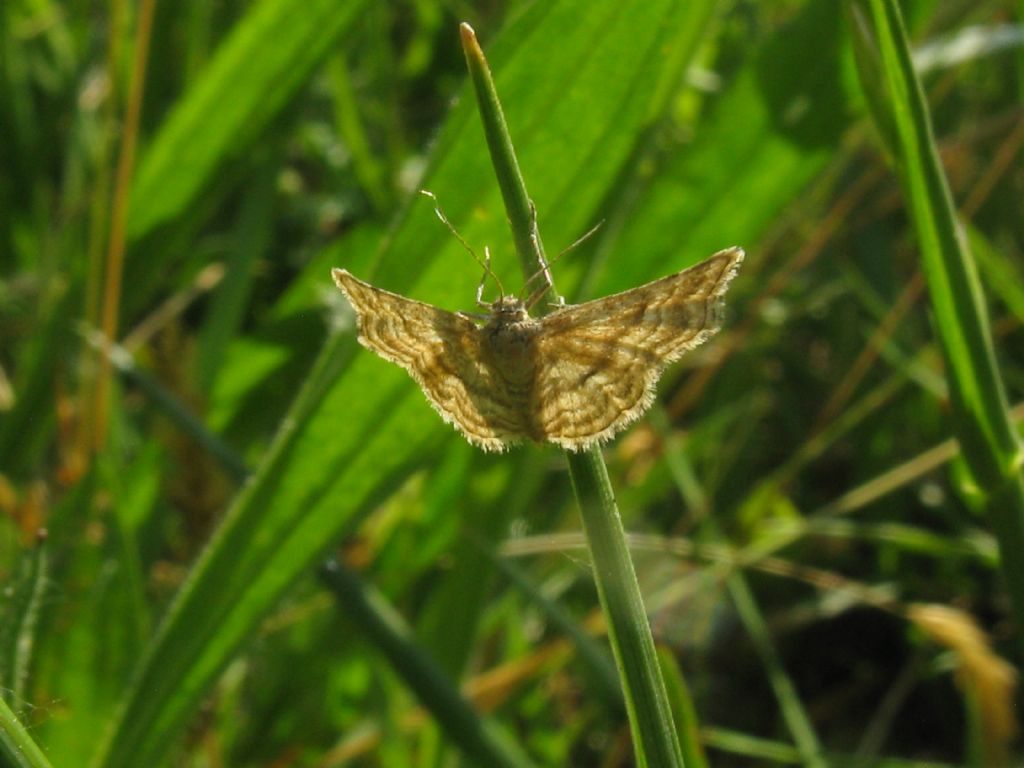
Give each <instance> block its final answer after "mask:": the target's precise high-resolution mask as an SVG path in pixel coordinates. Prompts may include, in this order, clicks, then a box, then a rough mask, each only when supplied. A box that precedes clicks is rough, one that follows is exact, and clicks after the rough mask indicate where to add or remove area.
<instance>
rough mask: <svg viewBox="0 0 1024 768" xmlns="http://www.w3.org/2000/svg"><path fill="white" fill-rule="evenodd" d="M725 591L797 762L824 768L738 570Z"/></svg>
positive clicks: (814, 739) (804, 715)
mask: <svg viewBox="0 0 1024 768" xmlns="http://www.w3.org/2000/svg"><path fill="white" fill-rule="evenodd" d="M728 586H729V594H730V595H731V596H732V600H733V603H734V605H735V606H736V612H737V613H738V614H739V616H740V619H741V620H742V621H743V624H744V626H745V627H746V630H747V634H748V635H749V636H750V639H751V641H752V642H753V645H754V649H755V650H756V651H757V653H758V655H759V656H760V657H761V663H762V664H763V665H764V668H765V670H766V672H767V674H768V680H769V681H770V682H771V686H772V690H773V691H774V692H775V698H776V699H777V700H778V702H779V708H780V709H781V710H782V718H783V720H785V722H786V725H787V726H788V727H789V732H790V734H791V735H792V736H793V741H795V742H796V748H797V751H798V752H799V753H800V757H801V762H802V763H803V764H804V765H807V766H816V768H824V766H826V765H828V763H827V761H826V760H825V759H824V757H823V756H822V753H821V744H820V743H819V741H818V737H817V735H816V734H815V732H814V728H813V726H812V725H811V719H810V717H808V715H807V712H806V711H805V710H804V706H803V704H802V703H801V702H800V697H799V696H798V695H797V692H796V688H795V687H794V686H793V681H792V680H791V679H790V677H789V675H788V674H787V673H786V670H785V668H784V667H783V665H782V660H781V659H780V658H779V654H778V652H777V651H776V650H775V646H774V645H773V643H772V639H771V633H770V632H769V631H768V626H767V624H765V621H764V617H763V616H762V615H761V611H760V609H759V608H758V607H757V602H756V601H755V600H754V595H753V593H752V592H751V591H750V587H749V586H747V582H746V578H745V577H744V575H743V574H742V573H740V572H736V573H733V574H732V575H730V576H729V579H728Z"/></svg>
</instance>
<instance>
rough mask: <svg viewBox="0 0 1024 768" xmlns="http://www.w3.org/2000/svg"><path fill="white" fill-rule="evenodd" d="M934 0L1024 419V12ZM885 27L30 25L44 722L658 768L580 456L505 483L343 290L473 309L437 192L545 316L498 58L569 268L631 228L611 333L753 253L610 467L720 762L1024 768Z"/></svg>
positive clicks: (994, 585)
mask: <svg viewBox="0 0 1024 768" xmlns="http://www.w3.org/2000/svg"><path fill="white" fill-rule="evenodd" d="M899 5H900V7H901V8H902V10H903V13H904V17H905V20H906V24H907V31H908V34H909V36H910V38H911V42H912V44H913V46H914V49H915V56H916V59H915V63H916V66H917V71H918V73H919V75H920V77H921V79H922V83H923V85H924V88H925V93H926V96H927V99H928V104H929V107H930V109H931V112H932V118H933V121H934V129H935V134H936V139H937V145H938V149H939V152H940V157H941V160H942V163H943V167H944V168H945V171H946V174H947V176H948V179H949V184H950V187H951V190H952V193H953V198H954V200H955V203H956V205H957V207H958V210H959V213H960V215H961V221H962V222H963V223H964V226H965V232H966V236H967V237H968V239H969V242H970V245H971V249H972V251H973V254H974V256H975V258H976V259H977V263H978V268H979V273H980V276H981V282H982V286H983V288H984V292H985V295H986V300H987V306H988V311H989V316H990V319H991V322H992V330H993V337H994V344H995V351H996V358H997V360H998V362H999V365H1000V370H1001V376H1002V380H1003V384H1004V386H1005V388H1006V390H1007V394H1008V398H1009V402H1010V405H1011V407H1012V406H1013V405H1015V404H1016V405H1018V407H1017V408H1016V409H1015V410H1013V409H1012V408H1011V414H1012V415H1013V417H1014V418H1015V420H1016V422H1017V423H1018V424H1019V422H1020V419H1021V416H1022V415H1024V409H1022V408H1021V407H1020V405H1019V404H1020V402H1021V400H1022V397H1024V332H1022V330H1021V321H1022V320H1024V279H1022V275H1024V270H1022V261H1021V255H1022V251H1024V216H1022V215H1021V210H1022V209H1021V200H1022V196H1024V170H1022V168H1024V166H1022V163H1021V153H1022V145H1024V110H1022V107H1021V103H1022V94H1024V78H1022V75H1024V52H1022V44H1024V27H1022V26H1021V18H1022V16H1024V5H1022V4H1021V3H1020V2H1011V0H981V1H980V2H979V1H978V0H943V2H937V1H936V2H931V1H928V0H918V1H915V2H902V3H900V4H899ZM854 19H855V17H854V16H851V15H848V14H845V13H844V10H843V7H842V6H841V5H840V4H839V3H835V2H833V1H832V0H809V1H797V0H793V1H792V2H772V3H756V2H745V1H743V0H736V1H734V2H712V1H711V0H692V1H691V2H686V3H681V2H677V1H672V0H647V1H646V2H643V3H621V2H617V1H616V2H613V1H612V0H591V1H590V2H586V3H582V2H568V1H566V0H561V1H559V2H534V3H526V2H514V1H510V2H487V3H469V2H463V3H441V2H436V1H434V0H408V1H407V2H395V3H379V2H368V1H366V0H307V2H304V3H300V2H296V1H295V0H259V1H258V2H249V3H243V2H237V1H235V0H223V1H222V2H218V3H209V2H202V0H182V1H181V2H154V1H153V0H140V1H139V2H136V3H124V2H119V1H118V0H110V2H107V3H83V2H72V1H68V2H54V1H51V0H7V1H6V2H4V3H3V4H2V5H0V32H2V38H0V45H2V49H0V511H2V517H0V583H2V584H3V585H4V588H3V592H2V595H0V600H2V603H0V693H2V696H3V699H4V701H6V703H7V705H8V706H9V708H10V709H11V710H12V711H13V712H14V713H15V714H16V715H17V717H18V718H19V720H20V721H21V723H22V724H23V725H25V726H26V727H27V729H28V733H29V734H30V735H31V738H32V739H34V740H35V742H36V743H37V744H38V745H39V746H40V747H41V749H42V751H43V752H44V753H45V755H46V756H47V757H48V759H49V761H50V762H51V763H52V765H53V766H55V767H59V766H85V765H90V764H91V765H94V766H96V768H114V766H147V767H148V766H161V765H174V766H275V767H281V766H318V767H320V768H325V767H327V766H343V765H368V766H375V765H380V766H425V765H437V766H441V765H444V766H447V765H455V764H459V763H460V761H464V762H465V764H479V765H496V764H498V763H496V762H488V757H487V755H488V754H489V753H488V751H487V750H488V749H491V748H492V746H493V744H499V745H500V744H505V745H508V744H513V745H514V747H513V748H509V752H510V753H516V752H518V753H521V754H518V756H517V757H516V756H513V757H511V758H509V760H511V762H509V763H508V764H520V765H522V764H535V765H572V766H620V765H631V764H632V752H631V748H630V743H629V733H628V728H627V724H626V717H625V714H624V712H623V710H622V704H621V701H620V699H619V695H618V692H617V682H616V680H615V678H614V668H613V667H612V666H611V660H610V659H611V656H610V653H609V651H608V648H607V643H606V640H605V637H604V635H603V632H602V627H601V622H600V620H599V619H600V614H599V612H598V601H597V595H596V592H595V590H594V586H593V579H592V576H591V573H590V572H589V564H588V561H587V556H586V552H585V550H584V549H583V546H582V545H583V540H582V537H581V534H580V523H579V517H578V514H577V511H576V508H575V504H574V501H573V498H572V493H571V489H570V486H569V480H568V477H567V474H566V471H565V459H564V457H563V456H562V455H561V454H560V453H559V452H558V451H557V450H555V449H553V448H550V447H544V446H535V445H530V446H525V447H521V448H517V449H514V450H512V451H511V452H509V453H507V454H504V455H498V456H494V455H485V454H483V453H481V452H479V451H477V450H475V449H473V448H471V447H470V446H469V445H467V444H466V443H465V442H464V441H463V440H462V439H461V438H460V437H459V436H457V435H456V434H455V433H454V432H453V430H452V429H451V428H450V427H448V426H446V425H444V424H443V423H442V422H441V421H440V419H439V418H438V417H437V416H436V414H435V413H434V412H433V411H432V410H431V408H430V407H429V406H428V404H427V403H426V401H425V400H424V398H423V396H422V395H421V393H420V392H419V391H418V389H417V388H416V387H415V386H414V384H413V383H412V382H411V380H409V378H408V377H407V376H406V375H405V374H404V373H403V372H402V371H400V370H399V369H397V368H396V367H395V366H391V365H389V364H387V363H385V362H383V361H381V360H380V359H378V358H376V357H375V356H373V355H371V354H370V353H368V352H366V351H365V350H363V349H362V348H360V347H359V346H358V345H357V344H356V343H355V338H354V325H353V316H352V314H351V311H350V309H349V308H348V306H347V304H346V303H345V301H344V299H343V298H342V297H341V295H340V294H339V293H338V291H337V290H336V289H335V288H334V286H333V284H332V283H331V281H330V276H329V270H330V268H331V267H335V266H338V267H345V268H347V269H349V270H350V271H352V272H353V273H354V274H355V275H357V276H358V277H360V278H363V279H367V280H370V281H372V282H373V283H374V284H375V285H378V286H380V287H383V288H387V289H389V290H392V291H397V292H400V293H403V294H404V295H407V296H410V297H413V298H416V299H419V300H422V301H428V302H431V303H434V304H437V305H439V306H442V307H445V308H447V309H450V310H459V309H464V310H472V309H473V306H472V302H473V295H474V290H475V286H476V284H477V282H478V281H479V278H480V270H479V267H478V266H477V265H476V264H475V263H474V262H473V261H472V259H471V258H470V257H469V255H468V254H467V253H466V252H465V251H464V250H463V249H462V248H461V246H460V245H459V244H458V242H457V241H456V240H455V239H454V238H453V237H452V236H451V234H450V233H449V232H448V231H447V230H446V229H445V228H444V227H443V226H442V225H441V224H440V223H439V222H438V221H437V219H436V217H435V216H434V213H433V210H432V207H431V204H430V201H429V200H426V199H425V198H423V197H422V196H420V195H418V194H417V190H419V189H421V188H426V189H429V190H430V191H432V192H433V193H434V194H435V195H437V197H438V199H439V200H440V203H441V205H442V206H443V208H444V210H445V212H446V214H447V216H448V218H449V219H450V220H451V221H452V223H453V224H454V226H455V227H457V228H458V230H459V231H460V232H461V234H462V236H463V237H464V238H465V239H466V240H467V241H468V242H469V243H470V244H472V245H473V247H474V248H475V249H476V250H477V251H478V252H482V250H483V248H484V246H489V248H490V249H491V252H492V254H493V257H494V263H495V269H496V271H497V272H498V274H499V275H500V276H501V278H502V282H503V283H504V285H505V286H506V287H509V286H511V287H518V286H519V285H520V284H521V280H522V278H521V276H520V275H519V274H518V264H517V261H516V258H515V254H514V251H513V248H512V245H511V241H510V238H509V234H508V229H507V225H506V221H505V214H504V211H503V209H502V206H501V200H500V196H499V194H498V189H497V184H496V182H495V180H494V175H493V172H492V170H491V168H490V164H489V158H488V155H487V149H486V146H485V144H484V141H483V134H482V131H481V128H480V122H479V117H478V115H477V113H476V111H475V106H474V103H473V100H472V98H471V96H470V92H469V91H468V89H467V82H466V76H465V63H464V60H463V56H462V51H461V49H460V46H459V37H458V23H459V22H460V21H468V22H470V23H471V24H472V25H473V26H474V27H475V29H476V31H477V34H478V36H479V38H480V41H481V44H482V45H483V47H484V50H485V51H486V53H487V55H488V57H489V59H490V62H491V66H492V68H493V70H494V74H495V79H496V82H497V87H498V90H499V93H500V95H501V98H502V102H503V105H504V109H505V113H506V116H507V119H508V122H509V127H510V130H511V134H512V137H513V139H514V141H515V143H516V150H517V152H518V154H519V160H520V163H521V166H522V171H523V175H524V177H525V180H526V183H527V185H528V188H529V190H530V194H531V196H532V198H533V200H534V202H535V204H536V207H537V211H538V222H539V227H540V231H541V233H542V234H543V237H544V240H545V243H546V245H547V249H548V251H549V253H557V252H559V251H560V250H562V249H563V248H564V247H565V246H567V245H568V244H569V243H571V242H573V241H574V240H575V239H576V238H577V237H579V235H581V234H582V233H583V232H585V231H587V230H588V229H589V228H590V227H592V226H593V225H594V224H596V223H597V222H599V221H602V222H603V225H602V226H601V228H600V229H599V230H598V232H597V233H596V235H594V236H593V237H592V238H590V239H588V240H587V241H586V243H584V244H583V245H582V246H580V247H579V248H576V249H574V250H572V251H570V252H568V253H566V254H565V255H564V256H563V257H561V258H560V259H559V260H558V262H557V264H556V265H555V268H554V273H555V277H556V280H557V282H558V287H559V290H560V291H561V292H563V293H565V294H566V295H567V296H568V297H569V299H570V300H571V301H582V300H585V299H588V298H595V297H599V296H604V295H607V294H609V293H612V292H615V291H618V290H623V289H625V288H629V287H632V286H634V285H639V284H641V283H643V282H646V281H648V280H652V279H655V278H657V277H660V276H662V275H665V274H668V273H670V272H672V271H676V270H679V269H682V268H684V267H686V266H689V265H691V264H694V263H696V262H697V261H699V260H701V259H703V258H705V257H706V256H708V255H710V254H711V253H713V252H715V251H717V250H720V249H722V248H725V247H728V246H732V245H740V246H742V247H744V248H745V249H746V251H747V260H746V262H745V264H744V266H743V268H742V270H741V272H740V274H739V276H738V278H737V279H736V280H735V281H734V283H733V285H732V288H731V290H730V293H729V295H728V297H727V304H728V309H729V312H728V317H727V320H726V323H725V327H724V329H723V330H722V332H721V333H720V334H719V335H718V336H717V337H715V339H714V340H713V341H712V342H711V343H709V344H708V345H706V346H705V347H702V348H701V349H700V350H698V351H696V352H694V353H692V354H690V355H688V356H687V357H686V358H685V359H684V360H683V361H682V362H681V363H679V364H678V365H675V366H673V367H672V368H671V369H670V370H669V371H668V372H667V373H666V375H665V377H664V379H663V380H662V383H661V385H660V386H659V393H658V394H659V396H658V401H657V403H656V405H655V406H654V408H653V409H652V411H651V412H650V414H649V415H648V416H647V417H645V418H644V419H643V420H642V421H641V422H640V423H638V424H637V425H636V426H635V427H633V428H632V429H630V430H629V431H628V432H627V433H625V434H624V435H622V436H620V437H619V438H618V439H616V440H615V441H614V442H613V443H612V444H610V445H609V446H608V447H607V448H606V450H605V454H606V458H607V461H608V465H609V470H610V472H611V475H612V482H613V485H614V487H615V489H616V493H617V498H618V503H619V507H620V509H621V511H622V514H623V518H624V523H625V525H626V528H627V530H628V531H630V532H631V534H632V535H633V539H632V543H633V555H634V558H635V562H636V567H637V570H638V575H639V577H640V583H641V587H642V589H643V592H644V596H645V599H646V602H647V608H648V611H649V614H650V618H651V622H652V626H653V630H654V634H655V639H656V640H657V641H658V643H659V645H660V646H661V648H662V649H663V651H664V653H663V659H664V662H665V665H666V675H667V676H668V678H669V683H670V688H671V689H672V690H673V691H674V694H675V702H676V704H677V706H678V707H679V712H678V713H677V714H678V719H679V721H680V722H687V723H690V724H691V726H692V727H693V728H696V729H697V731H696V733H697V734H698V737H699V740H700V741H701V743H703V745H704V748H705V750H706V756H707V760H708V763H709V764H712V765H736V766H747V765H767V764H772V765H785V764H814V765H826V764H835V765H963V764H970V765H1005V764H1010V763H1011V762H1013V759H1012V755H1013V754H1014V750H1015V746H1014V745H1015V741H1014V739H1015V734H1016V723H1015V710H1016V707H1017V704H1018V703H1019V695H1018V693H1017V691H1016V687H1015V682H1016V672H1015V670H1016V669H1017V668H1018V666H1019V663H1020V660H1021V653H1022V645H1021V643H1020V638H1019V636H1018V634H1017V632H1016V630H1015V628H1014V626H1013V624H1012V620H1011V608H1010V597H1009V596H1008V594H1007V590H1006V588H1005V586H1004V582H1003V581H1002V578H1001V575H1000V571H999V553H998V548H997V545H996V540H995V538H994V536H993V532H992V525H991V523H990V520H989V516H988V513H987V512H986V509H985V503H984V492H985V489H983V488H979V487H978V486H977V484H976V483H975V482H974V480H973V478H972V475H971V473H970V471H969V469H968V468H967V466H966V464H965V463H964V461H963V459H962V458H961V457H960V455H959V452H958V448H957V446H956V444H955V443H953V442H952V438H953V437H954V432H953V428H952V422H951V417H950V405H949V399H948V396H947V381H946V377H945V374H944V366H943V359H942V356H941V355H940V352H939V347H938V346H937V343H936V337H935V333H934V330H933V327H932V324H931V322H930V315H931V311H930V307H929V302H928V294H927V291H926V289H925V283H924V281H923V279H922V275H921V267H920V255H919V250H918V237H917V235H916V233H915V230H914V228H913V226H912V224H911V221H910V219H909V217H908V207H907V203H906V199H905V197H904V194H903V191H902V190H901V186H900V181H899V176H898V174H897V172H896V170H895V168H894V164H893V162H892V159H891V156H890V154H889V152H888V150H887V149H886V144H885V142H884V141H883V140H882V136H881V134H880V132H879V131H878V130H877V129H876V128H875V123H874V122H873V120H872V118H871V113H870V111H869V109H868V101H867V99H866V96H865V92H864V88H863V87H862V85H861V83H862V81H863V75H858V70H857V64H856V61H855V57H854V55H853V43H852V37H851V35H853V34H854V28H853V26H852V25H853V24H855V21H854ZM106 339H113V340H115V341H116V346H110V345H108V344H107V343H106V341H105V340H106ZM41 528H45V529H46V531H47V532H48V536H46V537H42V536H41V535H40V534H39V533H38V532H39V530H40V529H41ZM332 554H334V555H337V556H338V558H339V560H340V561H341V562H342V563H343V564H344V566H343V568H342V570H341V571H330V572H327V574H326V575H325V572H324V571H323V570H321V569H318V565H319V564H320V563H321V562H322V561H323V560H324V559H325V558H326V557H328V556H329V555H332ZM338 574H341V576H340V577H337V578H335V576H337V575H338ZM332 575H333V576H332ZM339 578H340V581H339V580H338V579H339ZM456 687H460V688H461V689H462V691H463V693H464V695H465V697H466V699H468V700H469V701H470V702H472V704H473V707H472V708H471V709H470V708H466V709H465V710H459V709H457V708H455V709H450V708H446V707H450V706H451V702H449V703H448V704H445V703H444V701H447V699H445V696H446V695H447V694H448V693H452V694H453V693H454V689H455V688H456ZM449 689H450V690H449ZM439 702H440V703H439ZM463 703H465V702H463ZM689 703H692V708H693V709H692V713H691V714H690V715H689V716H686V714H685V712H686V711H687V706H688V704H689ZM478 742H479V743H478ZM474 745H476V746H474ZM488 745H492V746H488ZM499 751H500V750H499ZM3 759H11V758H9V757H6V758H5V757H0V762H2V760H3ZM516 761H518V762H516ZM12 764H20V763H12ZM24 764H25V765H37V764H38V763H32V762H27V763H24Z"/></svg>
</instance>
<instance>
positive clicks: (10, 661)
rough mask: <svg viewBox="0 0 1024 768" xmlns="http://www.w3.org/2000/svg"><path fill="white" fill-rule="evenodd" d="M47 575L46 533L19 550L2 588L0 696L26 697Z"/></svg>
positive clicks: (12, 699)
mask: <svg viewBox="0 0 1024 768" xmlns="http://www.w3.org/2000/svg"><path fill="white" fill-rule="evenodd" d="M48 579H49V568H48V550H47V546H46V538H45V536H40V537H39V538H38V539H37V541H36V542H35V546H33V547H32V548H31V549H27V550H22V552H21V556H20V557H19V558H18V567H17V571H16V573H15V576H14V578H13V579H12V580H11V582H10V583H8V584H7V585H6V586H5V588H4V601H3V608H4V610H3V613H2V614H0V620H2V622H3V625H2V626H0V686H2V688H0V699H6V700H7V701H8V702H9V703H12V704H13V703H15V702H17V701H19V700H21V699H23V698H24V697H25V684H26V682H27V680H28V671H29V666H30V660H31V658H32V653H33V651H34V650H35V646H36V638H35V634H36V628H37V626H38V623H39V609H40V604H41V601H42V598H43V593H44V589H45V587H46V583H47V580H48Z"/></svg>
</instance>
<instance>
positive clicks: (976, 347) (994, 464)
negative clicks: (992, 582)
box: [847, 0, 1024, 637]
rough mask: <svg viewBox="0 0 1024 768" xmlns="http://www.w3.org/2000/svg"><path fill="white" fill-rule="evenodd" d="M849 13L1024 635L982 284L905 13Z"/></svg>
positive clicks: (1012, 443) (1016, 515)
mask: <svg viewBox="0 0 1024 768" xmlns="http://www.w3.org/2000/svg"><path fill="white" fill-rule="evenodd" d="M847 11H848V14H847V15H848V18H849V19H850V20H851V24H852V28H853V39H854V44H855V51H856V53H857V64H858V69H859V72H860V77H861V81H862V83H863V87H864V89H865V91H866V92H868V93H874V94H875V96H874V97H872V98H870V99H869V101H868V103H869V105H870V107H871V108H872V110H873V115H874V118H875V121H876V123H878V124H879V126H880V128H881V133H882V136H883V138H885V139H886V140H887V141H888V142H889V147H888V149H889V151H890V153H891V155H892V157H893V158H894V159H895V163H896V166H897V168H898V171H899V175H900V181H901V184H902V186H903V193H904V195H905V197H906V199H907V203H908V207H909V213H910V216H911V218H912V220H913V223H914V228H915V229H916V231H917V237H918V241H919V246H920V249H921V265H922V269H923V271H924V275H925V279H926V282H927V284H928V293H929V298H930V300H931V306H932V315H933V321H934V325H935V330H936V335H937V336H938V338H939V342H940V345H941V347H942V354H943V359H944V361H945V365H946V377H947V380H948V382H949V396H950V401H951V405H952V411H953V427H954V430H955V432H956V436H957V438H958V439H959V441H960V445H961V447H962V449H963V455H964V458H965V460H966V462H967V465H968V467H969V468H970V471H971V474H972V476H973V479H974V482H975V483H976V484H977V486H978V488H979V490H980V491H981V493H982V494H984V495H985V497H986V499H987V505H988V510H989V513H990V514H991V516H992V527H993V529H994V532H995V535H996V538H997V539H998V541H999V551H1000V555H1001V557H1000V561H1001V564H1002V570H1003V575H1004V576H1005V578H1006V582H1007V586H1008V588H1009V592H1010V596H1011V599H1012V602H1013V608H1014V613H1015V616H1016V620H1017V626H1018V628H1024V558H1021V557H1020V553H1021V552H1024V477H1022V475H1021V469H1022V467H1024V450H1022V447H1021V442H1020V438H1019V436H1018V434H1017V431H1016V429H1015V427H1014V425H1013V421H1012V418H1011V416H1010V412H1009V406H1008V404H1007V400H1006V394H1005V392H1004V389H1003V385H1002V381H1001V378H1000V374H999V368H998V365H997V363H996V358H995V352H994V348H993V344H992V334H991V331H990V328H989V322H988V316H987V313H986V309H985V299H984V295H983V293H982V289H981V283H980V281H979V279H978V274H977V270H976V268H975V265H974V259H973V257H972V255H971V252H970V249H969V248H968V245H967V240H966V238H965V237H964V236H963V233H962V231H961V228H960V224H959V222H958V221H957V215H956V210H955V208H954V206H953V198H952V195H951V194H950V191H949V185H948V183H947V181H946V177H945V174H944V172H943V169H942V165H941V163H940V161H939V154H938V150H937V148H936V145H935V137H934V135H933V133H932V126H931V119H930V116H929V113H928V108H927V103H926V101H925V98H924V92H923V90H922V88H921V84H920V82H919V81H918V79H917V74H916V73H915V71H914V66H913V62H912V61H911V57H910V47H909V45H908V43H907V37H906V32H905V30H904V25H903V19H902V16H901V14H900V10H899V6H898V5H897V3H896V2H895V0H848V2H847ZM878 84H882V87H881V88H879V85H878ZM1022 637H1024V636H1022Z"/></svg>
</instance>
